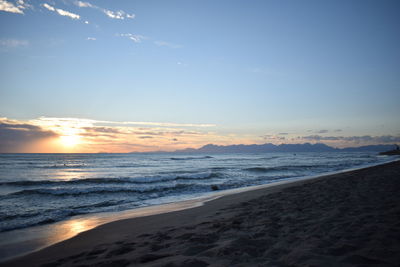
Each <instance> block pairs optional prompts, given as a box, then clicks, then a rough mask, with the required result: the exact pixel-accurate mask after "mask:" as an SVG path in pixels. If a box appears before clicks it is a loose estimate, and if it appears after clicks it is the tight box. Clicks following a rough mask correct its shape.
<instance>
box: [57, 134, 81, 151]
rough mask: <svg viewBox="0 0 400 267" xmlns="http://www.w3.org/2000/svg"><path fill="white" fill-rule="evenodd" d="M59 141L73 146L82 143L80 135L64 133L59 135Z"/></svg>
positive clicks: (70, 146)
mask: <svg viewBox="0 0 400 267" xmlns="http://www.w3.org/2000/svg"><path fill="white" fill-rule="evenodd" d="M59 141H60V143H61V145H62V146H64V147H67V148H72V147H75V146H76V145H78V144H80V143H81V137H80V136H79V135H62V136H60V137H59Z"/></svg>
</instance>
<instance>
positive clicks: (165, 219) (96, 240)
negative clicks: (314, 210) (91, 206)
mask: <svg viewBox="0 0 400 267" xmlns="http://www.w3.org/2000/svg"><path fill="white" fill-rule="evenodd" d="M399 166H400V162H398V161H394V162H391V163H385V164H381V165H377V166H374V167H367V168H362V169H359V170H353V171H347V172H342V173H338V174H331V175H324V176H318V177H314V178H308V179H304V178H303V179H302V180H292V181H286V183H283V184H279V185H276V184H274V185H273V186H271V185H272V184H269V187H266V188H258V189H254V190H251V191H246V192H241V193H236V194H230V195H226V196H222V197H218V198H217V199H214V200H212V201H208V202H206V203H205V204H204V205H202V206H199V207H196V208H190V209H185V210H181V211H175V212H169V213H163V214H157V215H151V216H144V217H138V218H133V219H132V218H131V219H123V220H118V221H113V222H110V223H107V224H103V225H100V226H98V227H96V228H94V229H92V230H89V231H86V232H82V233H80V234H78V235H77V236H75V237H73V238H71V239H68V240H65V241H62V242H60V243H57V244H55V245H52V246H50V247H47V248H45V249H42V250H40V251H37V252H34V253H31V254H29V255H27V256H23V257H19V258H16V259H12V260H10V261H7V262H4V263H2V266H3V265H4V266H8V264H10V265H13V266H23V264H24V263H27V262H29V263H30V265H31V266H36V265H40V264H42V263H46V262H57V261H60V262H59V263H60V264H61V263H62V262H63V261H65V262H70V261H72V260H75V261H78V262H80V263H81V262H88V263H90V264H92V263H94V262H95V261H96V259H98V258H99V257H101V256H106V255H108V256H109V257H108V258H106V259H107V261H110V260H113V261H114V264H117V262H115V260H121V259H120V258H121V257H120V256H121V255H125V256H126V255H131V254H132V255H136V254H135V253H138V252H135V251H137V250H139V248H135V249H130V248H129V249H128V245H126V244H125V243H127V241H128V240H129V241H143V240H148V239H149V238H148V236H143V237H140V235H143V234H147V235H149V236H151V237H153V238H154V236H155V235H156V234H154V233H164V234H168V233H170V232H179V231H181V232H182V231H185V230H179V229H181V228H182V229H185V227H188V225H189V226H190V225H193V224H194V225H195V228H198V227H201V225H203V224H204V223H206V222H208V223H211V224H212V223H214V224H218V223H220V220H221V217H223V218H224V217H226V216H228V217H229V214H231V213H237V210H238V209H240V206H241V204H243V203H249V202H252V201H256V200H257V198H263V197H264V198H265V197H269V196H271V195H275V194H282V192H283V191H288V190H295V189H296V188H300V187H304V186H305V187H304V188H307V187H311V185H314V184H317V183H325V184H326V183H328V182H327V181H335V179H332V178H335V177H336V178H337V179H339V180H340V179H341V180H343V177H348V176H349V177H353V176H354V177H357V176H360V174H363V175H369V173H370V172H372V173H375V174H374V175H375V176H377V175H379V172H381V173H382V172H388V170H387V169H389V171H390V168H392V169H393V168H395V169H396V170H398V169H400V167H399ZM395 175H399V173H396V174H395ZM370 176H371V175H370ZM375 176H374V177H375ZM263 186H266V185H263ZM339 189H340V186H339ZM339 189H337V190H339ZM314 191H315V190H314ZM314 191H312V193H315V192H314ZM278 200H279V198H278ZM281 200H282V199H281ZM281 200H279V201H281ZM258 202H260V201H258ZM256 204H257V202H256ZM232 205H238V206H239V208H237V207H236V210H235V209H234V211H233V212H225V211H223V212H222V209H224V210H226V209H229V207H230V206H232ZM257 205H258V204H257ZM250 210H251V209H250ZM226 213H227V214H226ZM274 216H275V217H276V214H275V215H274ZM299 216H300V215H299ZM210 218H211V219H210ZM210 220H211V222H210ZM232 220H233V222H234V221H235V220H234V219H232ZM241 224H242V223H240V222H239V225H241ZM132 226H134V227H132ZM191 227H193V226H191ZM132 228H134V229H132ZM211 228H212V227H211ZM217 228H218V227H217ZM225 228H226V227H225ZM231 228H232V229H235V228H236V226H235V225H231ZM165 229H169V230H168V231H170V232H168V231H166V230H165ZM228 229H229V228H228ZM208 230H210V229H208ZM201 232H202V231H200V232H199V231H197V232H196V233H195V234H197V235H199V234H201ZM156 236H157V235H156ZM181 236H182V235H181ZM177 238H178V239H179V235H178V236H175V239H177ZM150 239H151V238H150ZM161 239H162V238H161ZM172 239H174V238H172ZM218 239H219V238H218ZM167 240H168V239H167ZM189 240H190V239H189ZM162 241H163V242H166V240H162ZM211 241H212V240H209V242H211ZM121 242H122V243H121ZM131 243H132V242H131ZM133 243H137V242H133ZM211 243H212V242H211ZM214 243H215V242H214ZM124 244H125V245H124ZM222 244H223V243H222ZM118 246H119V247H120V250H123V251H126V252H125V253H121V254H118V253H116V254H115V255H110V253H111V251H112V249H111V248H113V247H118ZM131 246H135V245H132V244H131ZM221 246H222V245H221V244H219V245H218V246H217V247H221ZM94 247H102V249H97V252H96V253H95V252H93V251H91V252H90V251H88V250H90V249H91V248H94ZM144 247H145V251H147V252H149V253H150V252H151V251H152V249H151V247H149V246H147V247H146V245H145V246H144ZM178 247H179V246H178ZM153 248H154V247H153ZM177 249H178V250H179V248H177ZM199 249H200V248H199ZM204 249H205V248H204ZM210 249H211V250H212V248H208V250H210ZM159 250H163V249H162V248H160V249H158V250H154V251H157V252H158V251H159ZM166 250H168V249H166ZM169 250H171V249H169ZM194 250H195V249H194ZM85 251H86V252H87V253H86V254H91V255H87V257H85V258H84V259H81V258H80V257H77V258H75V259H73V256H74V255H75V256H76V255H78V254H80V253H82V252H85ZM61 252H62V253H61ZM78 252H80V253H78ZM120 252H121V251H120ZM60 253H61V254H60ZM143 253H144V252H143ZM143 253H139V254H140V255H141V256H143V255H142V254H143ZM83 254H85V253H83ZM103 254H106V255H103ZM111 254H112V253H111ZM150 254H151V253H150ZM176 254H177V255H180V256H179V257H178V256H177V255H176ZM176 254H174V255H175V256H173V257H172V256H171V255H170V254H168V255H169V256H165V255H164V254H163V255H164V256H165V257H161V258H162V259H161V258H159V259H152V260H149V263H150V262H152V263H155V262H157V263H159V262H165V261H166V260H167V259H168V260H171V259H174V260H175V261H176V262H179V260H180V259H181V258H182V257H183V256H182V255H181V254H180V253H176ZM183 254H185V253H183ZM186 254H187V253H186ZM189 254H191V253H189ZM203 254H204V253H203ZM211 254H212V253H211ZM217 254H218V253H217ZM144 255H148V254H144ZM94 256H95V257H94ZM159 256H160V255H159ZM189 256H190V255H189ZM148 257H150V256H148ZM185 257H186V256H185ZM185 257H183V258H184V259H185V260H189V258H193V257H189V258H188V257H186V258H185ZM204 257H207V255H203V256H201V258H202V259H203V258H204ZM214 257H215V255H214ZM221 257H222V256H221ZM150 258H151V257H150ZM164 258H165V259H164ZM183 258H182V260H184V259H183ZM222 258H224V257H222ZM222 258H221V259H222ZM142 260H143V259H142ZM138 261H139V262H141V261H140V259H137V260H136V263H137V262H138ZM123 262H124V264H122V263H123ZM129 262H132V261H131V260H128V259H124V261H120V262H119V263H121V264H120V265H121V266H125V265H127V264H128V263H129ZM146 262H147V261H146ZM204 262H206V261H204ZM141 263H145V262H141ZM220 263H221V264H222V265H224V264H228V262H226V263H224V262H220ZM146 264H147V263H146ZM161 266H162V265H161ZM178 266H179V265H178ZM204 266H205V265H204Z"/></svg>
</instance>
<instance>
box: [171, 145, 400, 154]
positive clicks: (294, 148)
mask: <svg viewBox="0 0 400 267" xmlns="http://www.w3.org/2000/svg"><path fill="white" fill-rule="evenodd" d="M394 148H395V145H370V146H360V147H347V148H334V147H330V146H328V145H325V144H321V143H317V144H310V143H304V144H281V145H274V144H270V143H267V144H263V145H230V146H219V145H213V144H208V145H205V146H203V147H200V148H198V149H194V148H187V149H182V150H176V151H175V153H255V152H366V151H371V152H383V151H387V150H391V149H394Z"/></svg>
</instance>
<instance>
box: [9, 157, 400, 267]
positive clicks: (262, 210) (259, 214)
mask: <svg viewBox="0 0 400 267" xmlns="http://www.w3.org/2000/svg"><path fill="white" fill-rule="evenodd" d="M399 192H400V162H399V161H398V162H392V163H388V164H384V165H380V166H375V167H370V168H365V169H361V170H356V171H351V172H345V173H340V174H334V175H329V176H322V177H319V178H316V179H311V180H305V181H297V182H292V183H287V184H283V185H277V186H273V187H269V188H263V189H258V190H253V191H248V192H243V193H238V194H233V195H228V196H224V197H221V198H219V199H216V200H213V201H210V202H207V203H206V204H205V205H204V206H201V207H196V208H192V209H187V210H183V211H177V212H171V213H166V214H159V215H153V216H147V217H140V218H133V219H126V220H120V221H115V222H111V223H108V224H105V225H102V226H99V227H97V228H95V229H92V230H90V231H87V232H83V233H81V234H79V235H78V236H76V237H74V238H71V239H69V240H66V241H63V242H61V243H58V244H55V245H53V246H50V247H48V248H45V249H43V250H41V251H38V252H35V253H32V254H29V255H27V256H24V257H21V258H17V259H14V260H12V261H9V262H4V263H2V264H1V266H171V267H172V266H368V265H376V266H398V263H399V262H400V205H399V203H400V193H399Z"/></svg>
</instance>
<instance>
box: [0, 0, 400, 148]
mask: <svg viewBox="0 0 400 267" xmlns="http://www.w3.org/2000/svg"><path fill="white" fill-rule="evenodd" d="M399 12H400V2H399V1H396V0H393V1H388V0H381V1H378V0H374V1H370V0H336V1H328V0H322V1H321V0H304V1H295V0H262V1H261V0H260V1H257V0H251V1H245V0H240V1H239V0H231V1H228V0H226V1H224V0H218V1H215V0H204V1H194V0H180V1H174V0H171V1H169V0H158V1H156V0H140V1H136V0H113V1H111V0H87V1H76V0H59V1H54V0H43V1H41V0H30V1H29V0H0V25H1V26H0V152H94V153H97V152H131V151H154V150H165V151H173V150H175V149H182V148H187V147H193V148H197V147H201V146H203V145H206V144H209V143H213V144H219V145H230V144H263V143H274V144H281V143H305V142H310V143H325V144H328V145H332V146H334V147H348V146H361V145H370V144H393V143H396V142H397V143H400V120H399V115H400V27H399V25H400V16H398V14H399Z"/></svg>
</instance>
